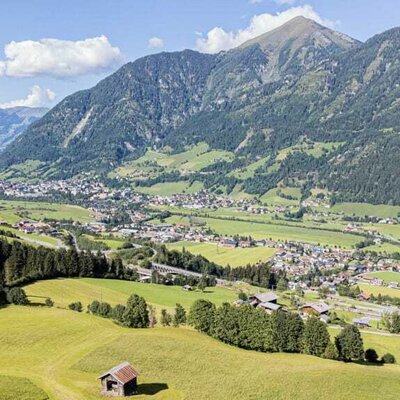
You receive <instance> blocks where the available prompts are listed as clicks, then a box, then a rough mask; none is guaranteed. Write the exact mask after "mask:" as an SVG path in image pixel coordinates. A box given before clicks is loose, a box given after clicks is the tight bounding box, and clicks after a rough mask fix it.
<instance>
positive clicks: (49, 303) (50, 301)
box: [44, 297, 54, 307]
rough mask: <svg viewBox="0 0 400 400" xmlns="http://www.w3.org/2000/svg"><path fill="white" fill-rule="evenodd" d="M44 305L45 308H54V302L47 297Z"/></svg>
mask: <svg viewBox="0 0 400 400" xmlns="http://www.w3.org/2000/svg"><path fill="white" fill-rule="evenodd" d="M44 304H46V306H47V307H53V306H54V301H53V300H52V299H50V297H48V298H47V299H46V301H45V302H44Z"/></svg>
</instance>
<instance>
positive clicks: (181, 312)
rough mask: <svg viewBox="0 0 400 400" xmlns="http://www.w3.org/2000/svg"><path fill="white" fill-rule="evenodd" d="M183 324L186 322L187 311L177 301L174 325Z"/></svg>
mask: <svg viewBox="0 0 400 400" xmlns="http://www.w3.org/2000/svg"><path fill="white" fill-rule="evenodd" d="M183 324H186V311H185V309H184V308H183V307H182V306H181V305H180V304H179V303H177V304H176V307H175V314H174V326H175V327H178V326H179V325H183Z"/></svg>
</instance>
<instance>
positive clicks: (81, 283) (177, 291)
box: [26, 278, 237, 308]
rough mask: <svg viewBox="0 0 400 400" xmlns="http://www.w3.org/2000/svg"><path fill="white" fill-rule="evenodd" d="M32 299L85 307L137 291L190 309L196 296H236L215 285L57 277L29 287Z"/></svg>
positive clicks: (119, 299) (123, 299)
mask: <svg viewBox="0 0 400 400" xmlns="http://www.w3.org/2000/svg"><path fill="white" fill-rule="evenodd" d="M26 293H27V294H28V295H29V296H39V297H32V298H31V301H37V302H40V303H43V302H44V300H45V298H46V297H50V298H51V299H52V300H53V301H55V304H56V306H60V307H67V306H68V304H70V303H72V302H74V301H78V300H79V301H81V302H82V304H83V305H84V306H86V305H87V304H89V303H91V302H92V301H93V300H102V301H107V302H109V303H110V304H112V305H115V304H118V303H125V302H126V300H127V299H128V297H129V295H131V294H132V293H137V294H138V295H140V296H143V297H144V298H145V299H146V300H147V301H148V302H149V303H151V304H154V305H155V306H157V307H159V308H161V307H167V308H173V307H175V304H176V303H181V304H182V305H183V306H184V307H185V308H189V307H190V306H191V305H192V303H193V302H194V301H195V300H197V299H208V300H210V301H212V302H214V303H216V304H221V303H223V302H224V301H233V300H234V299H235V298H237V295H236V293H235V292H234V291H233V290H229V289H224V288H218V287H212V288H207V290H206V291H205V292H204V293H203V292H201V291H193V292H186V291H184V290H182V288H181V287H179V286H163V285H153V284H146V283H139V282H127V281H119V280H112V279H93V278H83V279H57V280H53V281H51V280H49V281H40V282H36V283H33V284H32V285H29V286H27V287H26Z"/></svg>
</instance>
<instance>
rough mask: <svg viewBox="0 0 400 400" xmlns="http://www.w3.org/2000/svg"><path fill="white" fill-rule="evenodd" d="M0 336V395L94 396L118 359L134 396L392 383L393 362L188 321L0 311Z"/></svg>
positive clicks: (324, 391) (248, 395)
mask: <svg viewBox="0 0 400 400" xmlns="http://www.w3.org/2000/svg"><path fill="white" fill-rule="evenodd" d="M364 336H366V335H364ZM0 338H1V341H2V346H1V348H0V399H1V400H15V399H16V398H18V399H22V400H44V399H47V398H48V399H51V400H95V399H97V400H98V399H101V396H100V385H99V382H98V380H97V377H98V376H99V374H100V373H102V372H103V371H106V370H108V369H109V368H110V367H112V366H114V365H116V364H118V363H120V362H122V361H129V362H131V363H132V365H134V366H135V367H136V368H137V369H138V370H139V373H140V376H139V394H138V395H137V396H135V398H137V399H158V400H170V399H171V400H172V399H173V400H178V399H179V400H181V399H191V400H224V399H232V400H239V399H240V400H243V399H257V400H267V399H280V400H286V399H293V398H296V399H298V400H309V399H310V398H316V399H325V400H339V399H344V398H346V399H359V398H362V399H366V400H369V399H371V400H372V399H375V398H376V396H377V393H379V397H380V398H382V399H385V400H392V399H393V400H395V399H397V398H398V393H399V391H400V379H399V378H400V366H398V365H385V366H383V367H372V366H364V365H358V364H351V363H349V364H346V363H341V362H336V361H327V360H323V359H319V358H316V357H311V356H305V355H296V354H263V353H256V352H251V351H245V350H240V349H237V348H235V347H231V346H227V345H225V344H223V343H221V342H218V341H216V340H214V339H212V338H209V337H207V336H205V335H202V334H200V333H197V332H194V331H192V330H191V329H186V328H153V329H137V330H134V329H126V328H121V327H119V326H117V325H115V324H114V323H113V322H111V321H109V320H105V319H102V318H99V317H95V316H92V315H88V314H85V313H77V312H73V311H67V310H63V309H57V308H52V309H49V308H45V307H16V306H12V307H8V308H6V309H3V310H0ZM378 339H379V340H380V337H378ZM388 339H390V340H393V338H388ZM396 340H398V339H397V338H396ZM379 346H381V347H380V351H381V352H382V351H385V350H386V347H385V346H387V344H386V341H385V340H384V341H382V342H380V344H379ZM266 377H268V379H266ZM372 382H373V384H374V390H371V383H372ZM16 393H22V394H23V397H15V396H16Z"/></svg>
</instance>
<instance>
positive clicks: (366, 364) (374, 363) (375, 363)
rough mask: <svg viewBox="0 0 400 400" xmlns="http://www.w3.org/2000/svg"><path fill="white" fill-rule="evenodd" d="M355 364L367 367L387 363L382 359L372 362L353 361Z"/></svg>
mask: <svg viewBox="0 0 400 400" xmlns="http://www.w3.org/2000/svg"><path fill="white" fill-rule="evenodd" d="M353 363H354V364H358V365H365V366H367V367H383V366H384V365H385V364H384V363H383V362H381V361H376V362H370V361H365V360H359V361H353Z"/></svg>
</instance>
